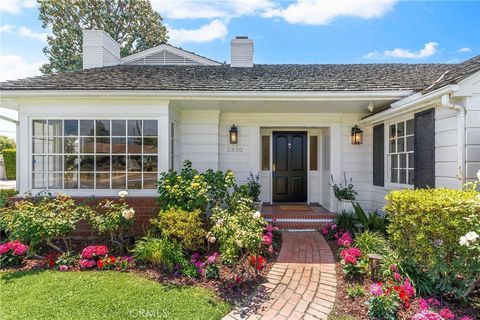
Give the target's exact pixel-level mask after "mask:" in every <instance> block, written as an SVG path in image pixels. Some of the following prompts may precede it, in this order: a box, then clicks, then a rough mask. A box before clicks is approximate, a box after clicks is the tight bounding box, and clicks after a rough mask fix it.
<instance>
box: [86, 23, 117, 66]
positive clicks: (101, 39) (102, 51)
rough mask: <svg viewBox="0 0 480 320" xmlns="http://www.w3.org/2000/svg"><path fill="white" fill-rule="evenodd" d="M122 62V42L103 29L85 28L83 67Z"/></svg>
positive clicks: (112, 64) (111, 64)
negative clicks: (118, 41)
mask: <svg viewBox="0 0 480 320" xmlns="http://www.w3.org/2000/svg"><path fill="white" fill-rule="evenodd" d="M117 64H120V44H118V43H117V42H116V41H115V40H113V39H112V37H110V35H109V34H108V33H106V32H105V31H103V30H83V69H89V68H98V67H107V66H114V65H117Z"/></svg>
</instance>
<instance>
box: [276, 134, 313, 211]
mask: <svg viewBox="0 0 480 320" xmlns="http://www.w3.org/2000/svg"><path fill="white" fill-rule="evenodd" d="M273 168H274V170H273V201H274V202H307V133H306V132H273Z"/></svg>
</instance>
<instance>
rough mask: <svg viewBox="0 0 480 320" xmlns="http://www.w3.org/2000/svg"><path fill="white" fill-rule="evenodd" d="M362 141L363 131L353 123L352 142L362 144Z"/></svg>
mask: <svg viewBox="0 0 480 320" xmlns="http://www.w3.org/2000/svg"><path fill="white" fill-rule="evenodd" d="M362 143H363V131H362V130H361V129H360V128H359V127H358V126H357V125H355V126H354V127H353V128H352V144H362Z"/></svg>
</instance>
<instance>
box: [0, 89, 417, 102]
mask: <svg viewBox="0 0 480 320" xmlns="http://www.w3.org/2000/svg"><path fill="white" fill-rule="evenodd" d="M411 93H412V91H411V90H402V91H357V92H350V91H324V92H318V91H317V92H313V91H302V92H299V91H281V92H277V91H240V92H239V91H180V90H179V91H161V90H0V94H1V97H2V98H27V97H107V98H111V97H142V98H145V99H149V98H150V99H155V98H162V99H169V100H178V99H181V100H189V99H190V100H212V99H215V100H258V99H262V100H297V99H302V100H319V101H321V100H339V101H346V100H399V99H402V98H405V97H406V96H408V95H410V94H411Z"/></svg>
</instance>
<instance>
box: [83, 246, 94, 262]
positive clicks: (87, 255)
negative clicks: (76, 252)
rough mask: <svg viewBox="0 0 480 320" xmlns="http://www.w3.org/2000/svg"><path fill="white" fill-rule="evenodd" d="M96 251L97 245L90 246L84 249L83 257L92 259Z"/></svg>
mask: <svg viewBox="0 0 480 320" xmlns="http://www.w3.org/2000/svg"><path fill="white" fill-rule="evenodd" d="M94 253H95V247H94V246H88V247H86V248H84V249H83V250H82V254H81V257H82V258H84V259H92V258H93V254H94Z"/></svg>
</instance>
